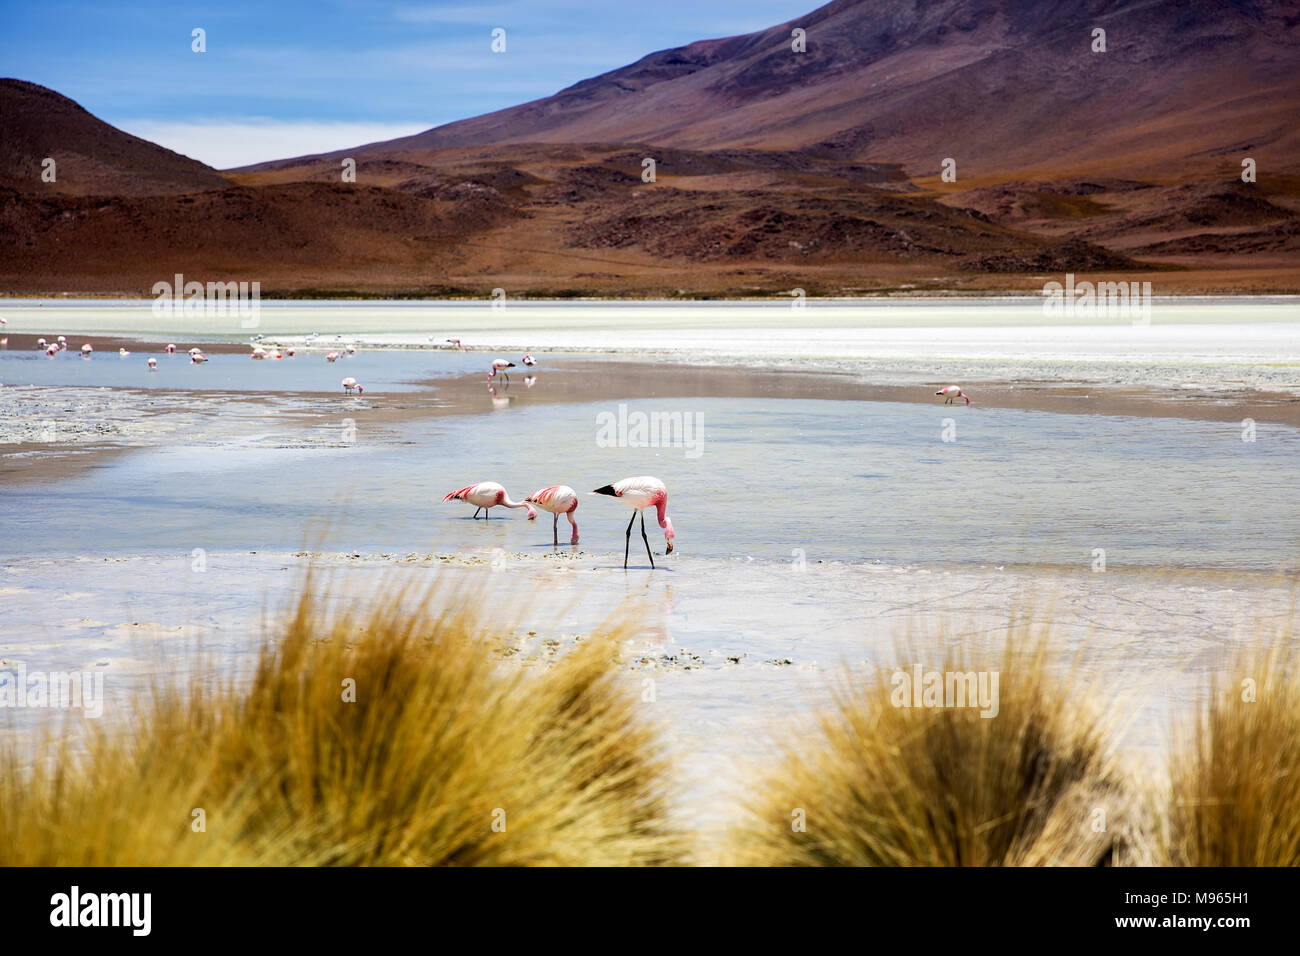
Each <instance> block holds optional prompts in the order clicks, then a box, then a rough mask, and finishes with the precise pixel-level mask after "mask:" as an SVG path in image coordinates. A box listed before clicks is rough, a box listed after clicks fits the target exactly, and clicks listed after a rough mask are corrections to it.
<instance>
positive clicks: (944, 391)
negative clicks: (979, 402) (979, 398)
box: [934, 385, 970, 405]
mask: <svg viewBox="0 0 1300 956" xmlns="http://www.w3.org/2000/svg"><path fill="white" fill-rule="evenodd" d="M934 394H936V395H947V396H948V398H947V400H946V401H945V402H944V404H945V405H951V404H952V400H953V399H954V398H964V399H966V404H967V405H969V404H970V398H969V397H968V396H967V395H966V394H965V393H964V392H962V390H961V389H960V388H958V387H957V386H956V385H949V386H947V387H946V388H941V389H939V391H937V392H935V393H934Z"/></svg>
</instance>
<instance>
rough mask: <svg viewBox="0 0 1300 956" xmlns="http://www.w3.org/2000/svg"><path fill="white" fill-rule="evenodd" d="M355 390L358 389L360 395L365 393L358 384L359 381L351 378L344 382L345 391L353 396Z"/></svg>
mask: <svg viewBox="0 0 1300 956" xmlns="http://www.w3.org/2000/svg"><path fill="white" fill-rule="evenodd" d="M353 389H356V391H357V394H358V395H360V394H362V393H363V392H365V389H364V388H362V387H361V386H360V385H358V384H357V380H356V379H355V378H352V377H350V376H349V377H348V378H345V379H344V380H343V391H345V392H347V393H348V394H349V395H351V394H352V390H353Z"/></svg>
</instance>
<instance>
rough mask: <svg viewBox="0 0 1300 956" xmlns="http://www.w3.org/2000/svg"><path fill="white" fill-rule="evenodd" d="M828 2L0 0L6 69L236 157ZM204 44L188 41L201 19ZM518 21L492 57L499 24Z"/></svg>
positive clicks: (396, 124) (580, 73) (548, 81)
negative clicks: (200, 47)
mask: <svg viewBox="0 0 1300 956" xmlns="http://www.w3.org/2000/svg"><path fill="white" fill-rule="evenodd" d="M819 5H820V3H819V2H818V0H643V2H631V0H604V2H601V0H587V2H576V0H528V2H522V0H499V2H487V3H470V2H458V0H450V2H423V3H420V2H405V3H403V2H381V0H373V2H372V0H318V2H315V3H308V2H298V0H287V2H280V0H262V2H257V3H252V2H246V0H226V2H221V3H185V2H180V0H157V2H136V3H115V2H111V0H95V2H60V0H34V2H16V0H0V76H15V77H18V78H19V79H24V80H30V81H32V82H35V83H40V84H42V85H43V86H48V87H50V88H51V89H54V90H57V91H58V92H60V93H62V94H64V95H65V96H69V97H71V98H72V99H74V100H76V101H77V102H79V103H80V104H81V105H82V106H84V107H85V108H86V109H88V110H89V111H90V112H92V113H94V114H95V115H96V116H98V117H100V118H101V119H103V120H105V121H107V122H109V123H112V124H113V125H114V126H118V127H120V128H122V129H125V130H127V131H128V132H131V133H135V134H136V135H137V136H143V137H145V138H146V139H151V140H153V141H155V142H159V143H162V144H163V145H165V146H167V147H169V148H171V149H174V150H176V151H178V152H181V153H184V154H185V155H187V156H193V157H194V158H196V159H200V160H203V161H204V162H206V163H210V164H212V165H214V166H217V167H220V168H225V167H230V166H235V165H241V164H245V163H252V162H257V161H260V160H266V159H276V158H280V157H284V156H292V155H300V154H303V153H309V152H317V151H320V150H325V149H335V148H343V147H347V146H355V145H358V144H361V143H364V142H373V141H375V140H378V139H387V138H390V137H392V136H400V135H404V134H407V133H413V132H417V131H419V130H423V129H428V128H429V127H432V126H437V125H439V124H440V123H446V122H450V121H452V120H456V119H463V118H464V117H467V116H475V115H478V114H480V113H485V112H488V111H490V110H494V109H499V108H501V107H505V106H513V105H515V104H516V103H522V102H525V101H527V100H532V99H536V98H538V97H541V96H547V95H549V94H551V93H554V92H556V91H557V90H560V89H563V88H564V87H566V86H569V85H570V84H572V83H575V82H577V81H578V80H581V79H585V78H586V77H589V76H592V75H595V74H597V73H602V72H604V71H605V70H609V69H613V68H615V67H618V66H622V65H624V64H626V63H630V62H632V61H633V60H636V59H639V58H640V57H642V56H644V55H645V54H647V53H651V52H653V51H655V50H662V49H664V48H666V47H673V46H680V45H682V44H685V43H689V42H691V41H693V40H700V39H706V38H710V37H720V36H731V35H734V34H738V33H748V32H750V31H753V30H759V29H763V28H765V27H769V26H773V25H775V24H777V23H781V22H784V21H786V20H790V19H794V18H796V17H798V16H800V15H802V14H804V13H808V12H809V11H811V10H813V9H815V8H816V7H818V6H819ZM196 27H201V28H203V29H204V30H206V32H207V38H206V39H207V52H206V53H202V54H199V53H194V52H192V51H191V49H190V46H191V31H192V30H193V29H194V28H196ZM495 27H502V28H504V29H505V30H506V52H505V53H504V54H493V53H492V52H491V49H490V44H491V32H492V29H493V28H495Z"/></svg>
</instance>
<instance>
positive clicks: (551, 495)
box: [524, 485, 578, 546]
mask: <svg viewBox="0 0 1300 956" xmlns="http://www.w3.org/2000/svg"><path fill="white" fill-rule="evenodd" d="M524 501H526V502H530V503H531V504H535V505H537V507H539V508H541V509H542V510H543V511H549V512H550V513H551V514H552V515H553V520H552V521H551V544H552V546H557V545H559V543H560V515H564V516H565V517H567V518H568V519H569V524H571V525H573V534H572V535H570V536H569V544H577V543H578V522H576V521H574V520H573V513H574V512H575V511H577V510H578V493H577V492H576V491H574V490H573V489H572V488H570V487H569V486H568V485H551V487H549V488H543V489H542V490H541V491H534V492H533V493H532V494H531V495H529V496H528V497H527V498H525V499H524Z"/></svg>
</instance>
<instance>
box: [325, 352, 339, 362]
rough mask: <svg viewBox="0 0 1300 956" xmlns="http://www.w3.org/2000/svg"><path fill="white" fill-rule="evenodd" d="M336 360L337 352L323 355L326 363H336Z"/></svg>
mask: <svg viewBox="0 0 1300 956" xmlns="http://www.w3.org/2000/svg"><path fill="white" fill-rule="evenodd" d="M338 358H339V353H338V352H326V353H325V361H327V362H337V361H338Z"/></svg>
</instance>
